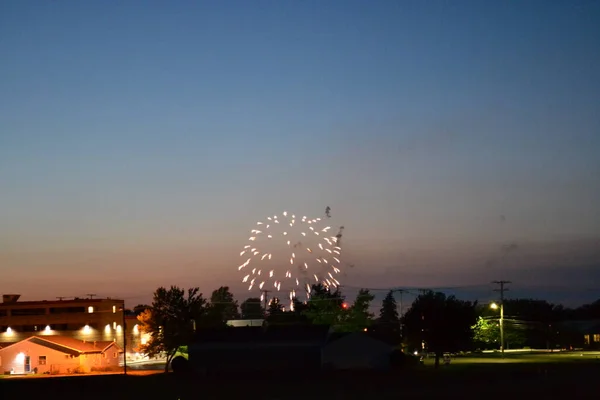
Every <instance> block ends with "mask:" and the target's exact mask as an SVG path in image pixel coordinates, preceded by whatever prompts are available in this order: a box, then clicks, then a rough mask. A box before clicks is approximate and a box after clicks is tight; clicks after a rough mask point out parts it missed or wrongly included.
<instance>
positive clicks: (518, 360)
mask: <svg viewBox="0 0 600 400" xmlns="http://www.w3.org/2000/svg"><path fill="white" fill-rule="evenodd" d="M595 361H597V362H598V363H599V364H600V352H589V351H585V352H581V351H579V352H553V353H550V352H547V351H535V350H533V351H511V352H506V353H504V357H502V355H501V354H500V352H495V353H484V354H480V355H469V356H457V357H453V358H452V361H451V363H450V365H448V366H445V367H447V368H451V367H453V366H464V365H481V364H556V363H593V362H595ZM425 365H426V366H433V365H434V358H427V359H425Z"/></svg>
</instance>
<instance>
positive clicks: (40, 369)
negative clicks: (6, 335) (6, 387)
mask: <svg viewBox="0 0 600 400" xmlns="http://www.w3.org/2000/svg"><path fill="white" fill-rule="evenodd" d="M26 356H29V360H30V371H29V372H33V370H34V368H37V373H38V374H41V373H44V372H48V373H50V372H51V369H52V366H53V365H54V366H55V367H54V368H57V367H58V366H64V368H69V369H74V368H76V367H78V366H79V359H77V358H71V356H69V355H68V354H65V353H62V352H60V351H56V350H52V349H49V348H47V347H44V346H40V345H38V344H35V343H31V342H29V341H21V342H19V343H15V344H13V345H11V346H8V347H5V348H3V349H0V371H1V372H2V373H5V371H13V373H15V374H24V373H27V371H25V357H26ZM41 357H45V359H43V358H41Z"/></svg>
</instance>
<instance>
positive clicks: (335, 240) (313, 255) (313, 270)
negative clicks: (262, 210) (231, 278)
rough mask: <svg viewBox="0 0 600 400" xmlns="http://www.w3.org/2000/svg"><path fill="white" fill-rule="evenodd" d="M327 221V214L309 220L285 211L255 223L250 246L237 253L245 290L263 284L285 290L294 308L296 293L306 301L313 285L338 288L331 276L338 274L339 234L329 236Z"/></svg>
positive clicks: (339, 266)
mask: <svg viewBox="0 0 600 400" xmlns="http://www.w3.org/2000/svg"><path fill="white" fill-rule="evenodd" d="M328 222H329V215H328V216H327V218H323V219H321V218H312V219H310V218H308V217H306V216H302V217H300V216H298V217H297V216H296V215H295V214H292V213H288V212H286V211H284V212H283V213H282V214H281V215H273V216H269V217H267V218H266V219H265V220H263V221H258V222H257V223H256V226H257V228H258V229H256V228H254V229H252V230H251V231H250V237H249V239H248V240H249V243H250V244H247V245H245V246H244V247H243V249H242V251H241V252H240V256H241V257H243V259H244V260H245V261H244V262H243V263H242V264H241V265H240V266H239V267H238V270H240V271H241V272H243V279H242V282H245V283H247V284H249V286H248V290H252V289H253V288H254V287H258V288H259V289H262V288H263V287H264V286H265V285H270V286H271V287H272V288H274V289H275V290H276V291H282V290H285V291H287V292H289V295H290V299H291V301H292V304H290V308H293V300H294V299H295V298H296V296H297V293H298V292H300V291H305V292H306V298H307V299H308V297H309V296H310V290H311V285H312V284H315V283H321V284H323V285H325V286H326V287H330V286H334V287H335V286H339V285H340V282H339V281H338V280H337V279H335V277H334V276H335V275H338V274H340V273H341V270H340V268H341V267H342V263H341V261H340V259H341V250H342V249H341V247H340V238H341V234H339V235H338V236H331V232H330V230H331V229H332V227H331V226H330V225H328V224H327V223H328ZM248 266H250V267H249V268H247V267H248ZM250 268H252V271H248V269H250ZM263 269H264V270H265V274H262V275H261V271H262V270H263ZM242 270H244V271H242ZM267 271H268V272H267Z"/></svg>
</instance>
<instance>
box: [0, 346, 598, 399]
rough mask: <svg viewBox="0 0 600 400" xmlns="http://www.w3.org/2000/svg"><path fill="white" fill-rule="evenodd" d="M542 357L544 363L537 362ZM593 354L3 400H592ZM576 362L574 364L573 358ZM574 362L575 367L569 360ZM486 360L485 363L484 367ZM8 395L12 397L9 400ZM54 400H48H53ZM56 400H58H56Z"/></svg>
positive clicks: (26, 389)
mask: <svg viewBox="0 0 600 400" xmlns="http://www.w3.org/2000/svg"><path fill="white" fill-rule="evenodd" d="M543 356H546V357H543ZM595 356H596V355H593V354H589V355H587V354H584V356H581V355H579V356H577V355H575V354H571V355H569V354H546V355H545V354H519V355H511V356H510V357H507V358H505V359H504V360H502V359H501V358H500V357H497V356H496V355H495V354H491V355H488V354H485V355H481V356H478V357H464V358H461V359H460V360H458V359H455V360H454V361H453V363H452V364H451V365H450V366H446V367H442V368H440V369H438V370H436V369H434V368H432V367H431V366H430V365H426V366H425V367H421V368H417V369H415V370H407V371H395V372H393V373H390V374H373V373H371V374H364V373H352V374H337V375H328V376H315V375H312V376H311V375H310V374H306V375H302V374H300V375H298V376H273V375H271V374H265V375H264V376H262V377H258V378H257V377H250V376H249V375H245V374H243V375H226V376H220V377H213V378H211V379H204V378H200V377H192V378H188V377H180V376H177V375H175V374H162V373H161V374H155V375H149V376H123V375H110V376H75V377H64V378H50V379H26V378H25V379H2V380H0V393H2V394H3V395H6V397H3V398H7V399H9V398H22V397H23V396H25V397H26V398H44V397H47V396H48V394H52V395H56V396H58V395H59V394H60V398H61V400H67V399H77V400H81V399H86V400H87V399H92V400H93V399H103V400H106V399H110V400H114V399H128V400H131V399H165V400H189V399H203V400H205V399H206V400H208V399H232V398H243V399H261V400H277V399H280V400H281V399H307V398H312V399H340V400H350V399H369V398H377V399H378V400H379V399H398V398H402V399H406V398H409V399H411V398H435V397H438V396H444V397H450V398H460V399H476V398H477V399H480V398H482V395H483V396H484V397H485V399H486V400H488V399H495V398H502V399H507V398H526V397H528V396H536V397H540V396H544V397H551V398H558V396H560V397H563V396H568V397H569V398H594V397H591V396H592V395H597V391H598V384H597V378H598V376H600V361H597V360H596V359H595ZM577 357H579V358H577ZM575 359H577V361H575ZM486 360H487V361H486ZM11 395H13V396H11ZM52 398H53V397H52ZM57 398H58V397H57Z"/></svg>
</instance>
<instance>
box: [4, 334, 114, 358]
mask: <svg viewBox="0 0 600 400" xmlns="http://www.w3.org/2000/svg"><path fill="white" fill-rule="evenodd" d="M26 341H27V342H30V343H34V344H37V345H40V346H44V347H47V348H49V349H52V350H56V351H60V352H61V353H65V354H70V355H72V356H79V355H81V354H94V353H103V352H104V351H106V350H107V349H108V348H109V347H111V346H115V347H116V348H117V349H119V352H120V351H121V348H120V347H119V346H117V344H116V343H115V342H112V341H100V342H84V341H83V340H77V339H74V338H71V337H67V336H31V337H29V338H27V339H23V340H21V341H20V342H16V343H12V344H11V345H16V344H19V343H22V342H26ZM6 347H8V346H6ZM6 347H3V348H6Z"/></svg>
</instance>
